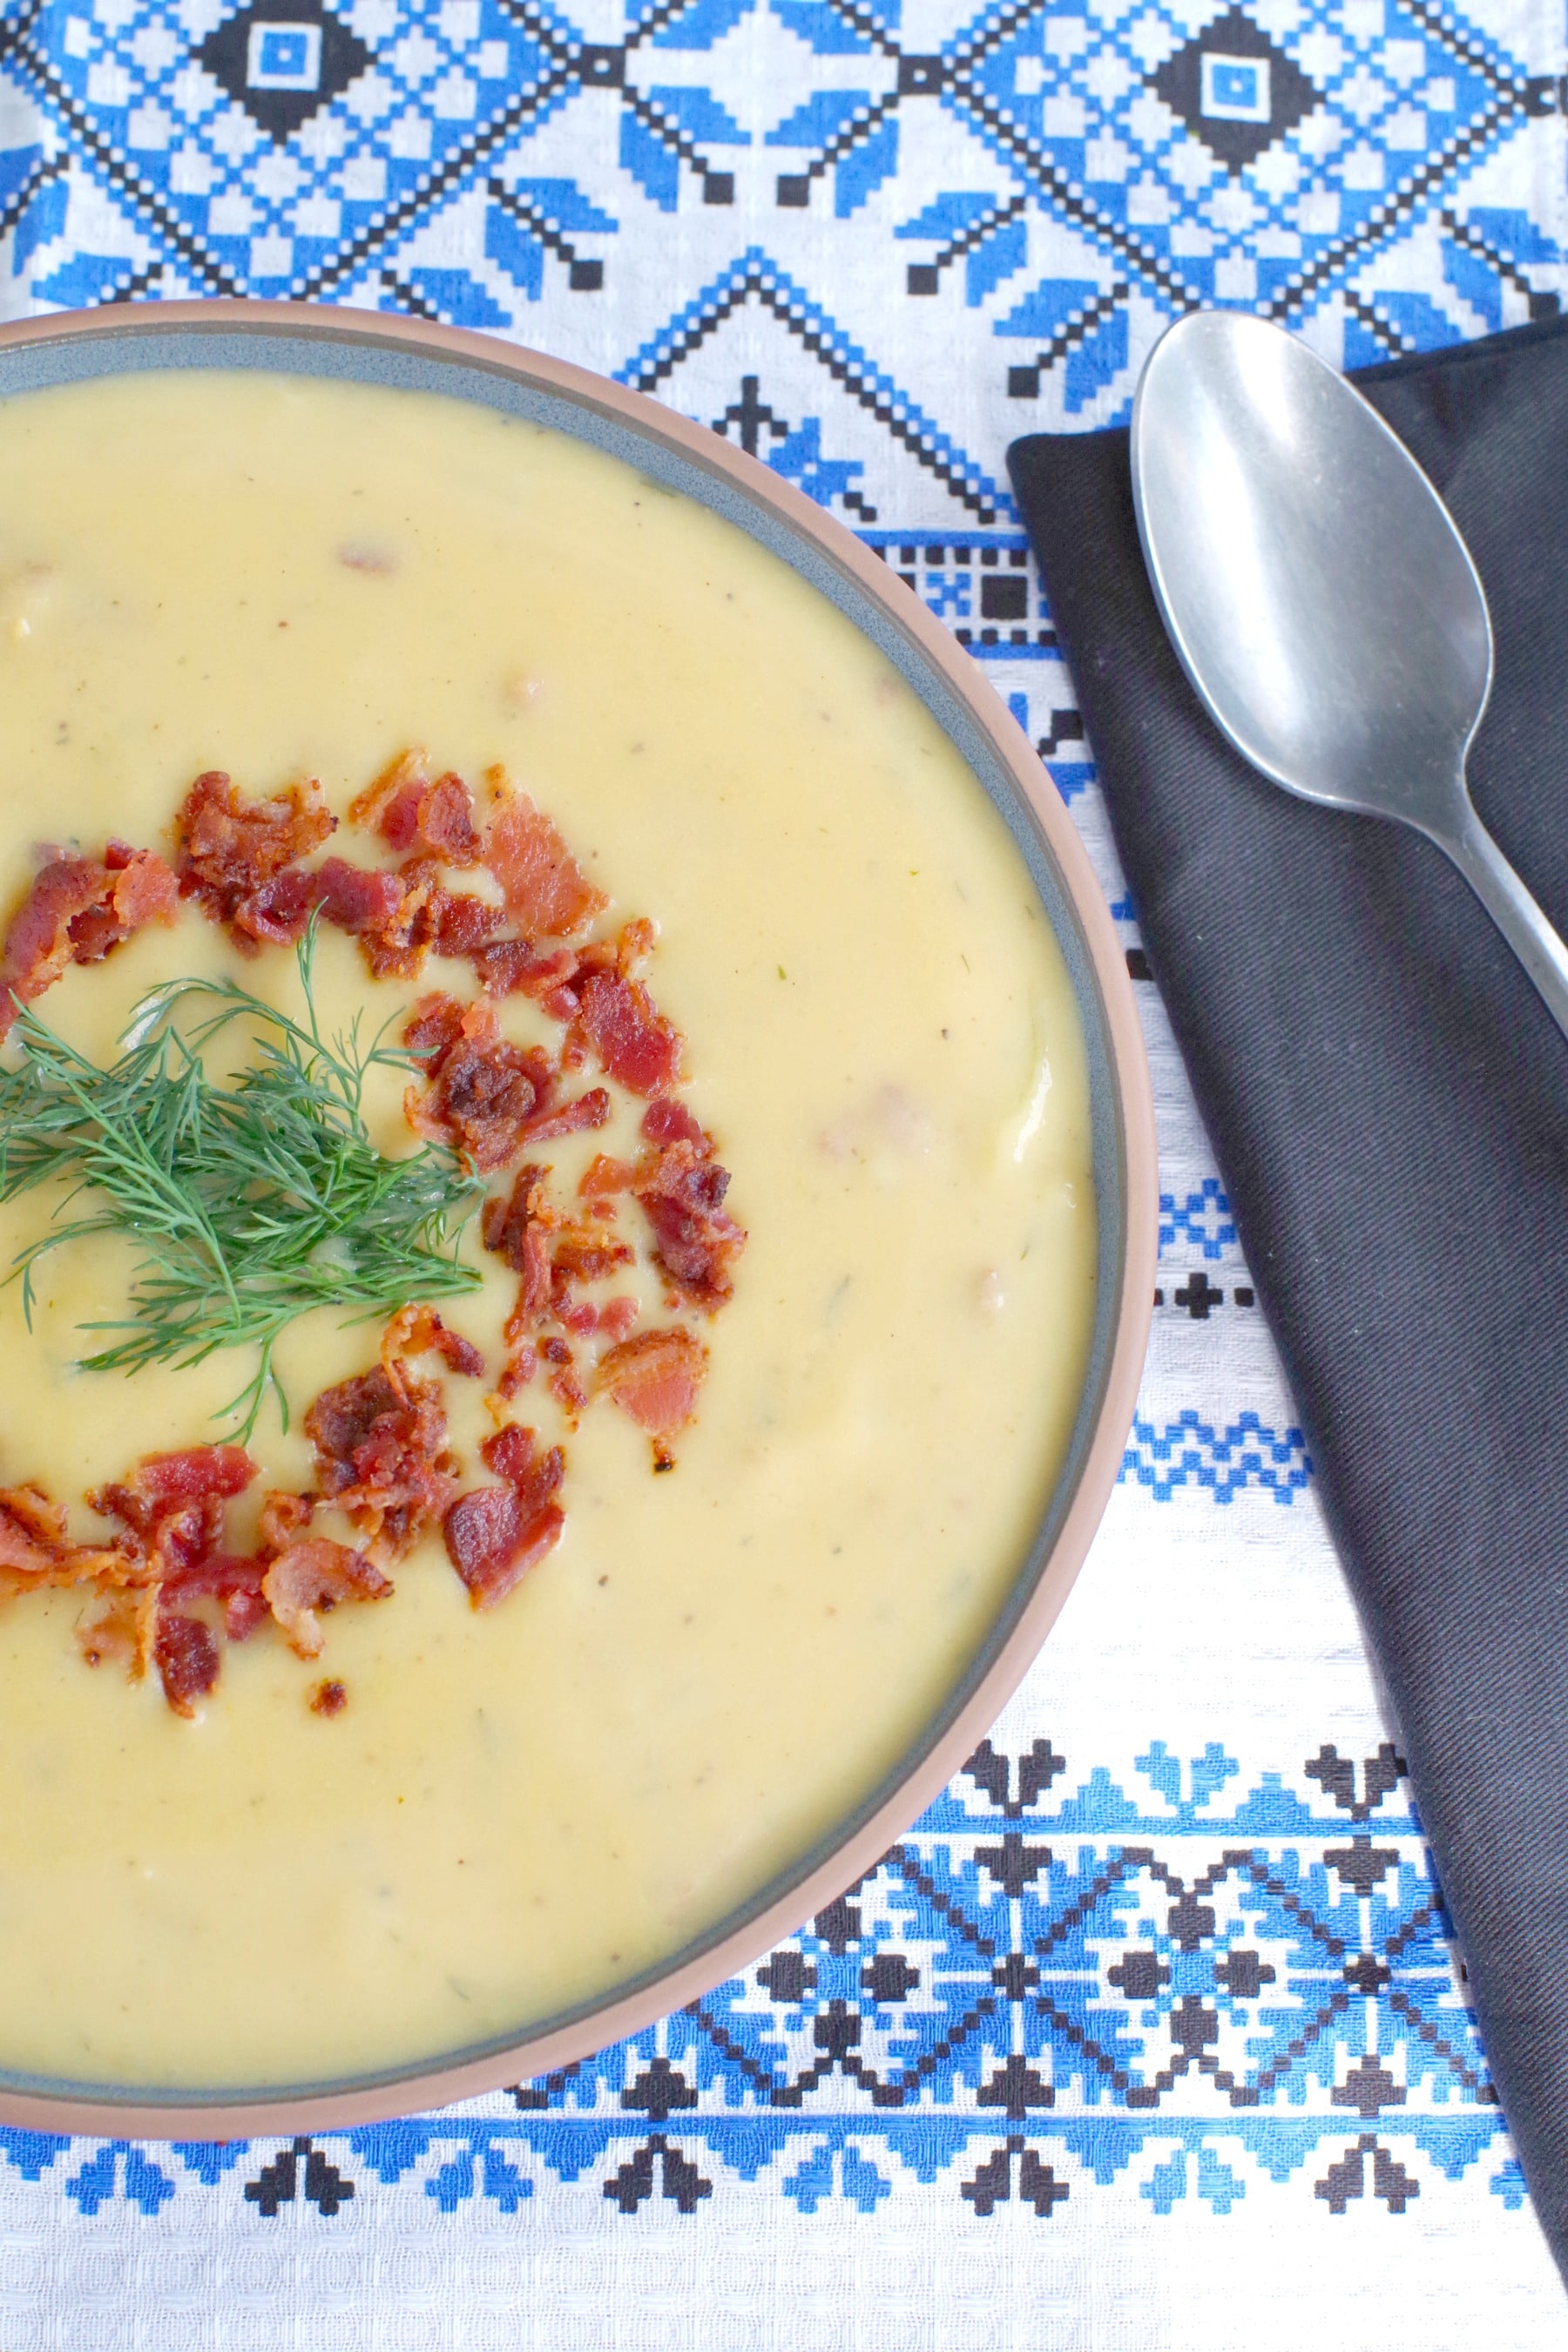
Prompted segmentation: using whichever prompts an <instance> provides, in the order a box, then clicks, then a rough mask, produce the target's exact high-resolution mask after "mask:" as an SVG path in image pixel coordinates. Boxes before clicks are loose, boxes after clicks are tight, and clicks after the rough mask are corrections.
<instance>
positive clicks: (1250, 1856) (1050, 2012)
mask: <svg viewBox="0 0 1568 2352" xmlns="http://www.w3.org/2000/svg"><path fill="white" fill-rule="evenodd" d="M1402 1772H1403V1767H1402V1764H1401V1762H1400V1759H1399V1758H1398V1757H1397V1755H1396V1754H1395V1752H1394V1748H1393V1747H1392V1746H1390V1745H1388V1744H1387V1743H1384V1745H1383V1746H1382V1747H1380V1748H1379V1749H1378V1750H1377V1752H1376V1753H1375V1754H1374V1755H1373V1756H1370V1757H1366V1758H1364V1759H1356V1758H1342V1756H1341V1755H1340V1754H1339V1752H1338V1750H1337V1749H1336V1748H1334V1747H1333V1746H1332V1745H1331V1744H1329V1743H1325V1744H1324V1745H1323V1746H1322V1747H1321V1748H1320V1750H1319V1751H1318V1753H1317V1754H1316V1755H1314V1756H1311V1757H1310V1758H1308V1759H1305V1760H1304V1761H1303V1762H1302V1763H1301V1764H1300V1766H1298V1768H1297V1769H1296V1770H1295V1771H1294V1772H1293V1773H1291V1774H1289V1775H1283V1774H1280V1773H1279V1772H1274V1771H1265V1772H1263V1773H1261V1774H1259V1775H1258V1777H1257V1778H1256V1780H1253V1781H1252V1782H1251V1783H1250V1784H1249V1785H1247V1786H1246V1787H1243V1785H1242V1783H1241V1778H1240V1773H1239V1767H1238V1765H1237V1760H1236V1759H1235V1758H1234V1757H1232V1756H1230V1755H1227V1754H1226V1752H1225V1750H1224V1749H1223V1748H1220V1747H1219V1746H1217V1745H1215V1744H1212V1743H1211V1744H1210V1746H1209V1747H1207V1748H1205V1750H1204V1751H1203V1752H1202V1753H1201V1754H1200V1755H1198V1756H1195V1757H1192V1758H1183V1757H1181V1756H1179V1755H1177V1754H1175V1753H1173V1752H1172V1751H1171V1750H1170V1749H1169V1748H1167V1746H1166V1744H1165V1743H1164V1742H1163V1741H1162V1740H1158V1739H1156V1740H1154V1741H1152V1743H1151V1745H1150V1747H1149V1748H1148V1750H1147V1751H1146V1752H1145V1753H1144V1754H1142V1755H1141V1756H1139V1757H1138V1758H1137V1759H1135V1761H1134V1765H1133V1773H1132V1777H1131V1780H1129V1781H1127V1782H1125V1783H1124V1782H1121V1781H1118V1780H1114V1779H1113V1778H1112V1777H1111V1776H1110V1774H1109V1773H1108V1772H1107V1771H1106V1770H1105V1769H1103V1768H1100V1769H1090V1770H1089V1772H1088V1773H1087V1774H1081V1773H1079V1772H1075V1771H1074V1770H1073V1769H1071V1768H1070V1766H1069V1763H1068V1759H1066V1758H1064V1757H1062V1756H1060V1755H1058V1753H1057V1752H1056V1751H1055V1749H1054V1748H1052V1747H1051V1745H1050V1742H1049V1741H1048V1740H1047V1739H1045V1738H1039V1739H1037V1740H1036V1741H1035V1742H1034V1743H1033V1745H1032V1747H1031V1748H1029V1749H1028V1750H1027V1751H1026V1752H1025V1753H1024V1754H1022V1755H1019V1756H1013V1757H1008V1756H1005V1755H1004V1754H1000V1753H998V1751H997V1750H996V1749H995V1748H994V1747H993V1745H992V1744H991V1743H990V1742H989V1741H987V1742H985V1743H984V1745H983V1746H982V1747H981V1748H979V1749H978V1750H977V1751H976V1753H975V1755H974V1756H973V1758H972V1759H971V1760H970V1763H969V1765H968V1766H967V1767H966V1769H965V1770H964V1772H963V1774H962V1775H961V1776H960V1777H959V1779H958V1780H956V1781H954V1782H953V1784H952V1787H951V1788H950V1789H949V1790H948V1791H947V1792H946V1794H945V1795H944V1796H943V1797H942V1798H941V1799H940V1800H939V1801H938V1802H937V1803H936V1804H934V1805H933V1806H932V1807H931V1809H930V1811H928V1812H927V1813H926V1814H925V1815H924V1817H923V1818H922V1819H921V1822H919V1823H918V1824H917V1825H916V1827H915V1828H914V1829H913V1830H912V1831H911V1832H910V1835H909V1836H908V1837H907V1838H906V1839H904V1840H902V1841H901V1842H900V1843H899V1844H898V1845H896V1846H895V1847H893V1848H892V1850H891V1851H890V1852H889V1853H888V1854H887V1855H886V1856H885V1857H884V1858H883V1860H882V1862H881V1863H880V1864H879V1865H878V1867H877V1868H876V1869H875V1870H874V1871H873V1872H872V1873H871V1874H869V1876H868V1877H867V1878H865V1879H863V1880H861V1881H860V1882H858V1884H857V1885H855V1886H852V1887H851V1888H849V1889H848V1890H847V1893H846V1894H845V1895H843V1896H842V1897H841V1898H840V1899H839V1900H837V1901H836V1902H834V1903H832V1904H830V1905H829V1906H827V1908H826V1910H824V1911H821V1912H819V1913H818V1914H817V1915H816V1918H815V1919H814V1920H813V1921H812V1922H811V1924H810V1926H809V1927H807V1928H806V1930H805V1932H804V1933H803V1934H801V1935H799V1936H797V1937H793V1938H791V1939H790V1941H789V1942H788V1943H786V1944H784V1945H782V1946H781V1947H779V1948H777V1949H776V1950H774V1951H773V1952H772V1953H771V1954H770V1955H769V1956H768V1957H767V1958H766V1959H764V1960H763V1962H762V1963H761V1964H760V1965H759V1966H758V1967H756V1968H754V1969H751V1970H749V1971H748V1972H747V1973H746V1975H744V1976H743V1977H737V1978H732V1979H730V1980H729V1981H728V1982H727V1983H725V1984H722V1985H721V1986H719V1987H718V1988H717V1990H715V1991H714V1992H713V1993H712V1994H710V1996H709V1997H708V1998H707V1999H705V2000H700V2001H695V2002H693V2003H692V2004H690V2006H689V2007H688V2008H687V2009H684V2010H682V2011H679V2012H678V2013H677V2014H676V2015H675V2016H673V2017H670V2018H668V2019H667V2020H665V2021H663V2022H662V2023H661V2024H659V2025H658V2026H657V2027H654V2028H652V2029H650V2031H649V2032H647V2033H644V2034H639V2035H638V2036H637V2037H636V2039H635V2040H633V2041H631V2042H622V2043H618V2044H616V2045H615V2046H613V2047H612V2048H610V2049H608V2050H605V2051H602V2052H601V2053H599V2054H598V2056H597V2057H596V2058H595V2059H593V2060H590V2061H588V2062H586V2063H584V2064H582V2065H580V2066H573V2067H569V2068H567V2069H565V2070H563V2072H562V2073H560V2074H552V2075H549V2076H547V2077H545V2078H544V2079H543V2080H542V2082H538V2083H534V2084H520V2085H518V2086H517V2087H516V2088H515V2089H513V2090H512V2091H511V2092H510V2094H506V2095H503V2096H502V2097H501V2098H500V2099H498V2100H495V2101H489V2102H484V2103H479V2104H481V2105H483V2107H484V2109H485V2112H483V2113H480V2114H474V2113H473V2112H471V2111H461V2112H458V2113H457V2114H454V2115H452V2116H421V2117H416V2118H413V2119H410V2120H406V2121H398V2122H393V2123H387V2124H380V2125H374V2126H366V2127H363V2128H360V2129H357V2130H350V2131H344V2132H333V2133H327V2134H319V2135H317V2136H316V2137H315V2138H314V2139H301V2140H296V2141H293V2142H287V2141H286V2142H282V2143H279V2142H276V2141H258V2142H250V2143H247V2142H240V2141H228V2142H226V2143H222V2144H213V2143H207V2142H199V2141H198V2142H174V2143H173V2144H171V2145H168V2146H160V2147H142V2146H136V2145H132V2144H131V2143H127V2142H121V2141H111V2142H101V2143H96V2144H90V2143H89V2144H83V2143H73V2142H71V2141H69V2140H68V2139H65V2138H63V2137H56V2136H50V2135H48V2134H46V2133H40V2132H22V2131H13V2132H8V2133H5V2134H0V2152H3V2153H4V2155H5V2158H7V2160H8V2161H9V2163H10V2165H11V2166H13V2167H14V2168H16V2170H17V2171H19V2172H20V2173H21V2174H22V2175H23V2176H24V2177H25V2178H26V2179H33V2180H36V2179H39V2178H41V2176H42V2175H43V2174H44V2173H45V2172H47V2171H48V2170H50V2169H51V2168H60V2170H61V2171H62V2173H63V2175H64V2187H65V2193H66V2195H67V2197H68V2199H69V2200H70V2201H71V2202H72V2203H73V2204H74V2205H75V2206H76V2207H77V2208H78V2209H79V2210H80V2211H81V2212H82V2213H84V2214H92V2213H96V2212H97V2211H98V2210H99V2209H100V2207H101V2206H103V2205H104V2204H106V2203H108V2202H110V2201H111V2200H121V2201H123V2203H124V2204H125V2205H126V2206H127V2207H129V2208H133V2209H134V2210H137V2211H139V2212H140V2213H142V2215H144V2216H146V2217H147V2218H148V2219H153V2217H155V2216H156V2215H157V2214H159V2213H160V2212H161V2211H162V2210H163V2207H164V2206H165V2205H166V2204H167V2203H168V2202H169V2200H171V2199H173V2198H174V2197H175V2196H177V2195H182V2194H184V2195H187V2196H189V2195H193V2194H199V2193H201V2192H202V2191H204V2190H221V2191H223V2192H224V2193H226V2194H227V2195H230V2196H237V2197H240V2198H243V2199H244V2200H247V2201H248V2202H249V2203H251V2204H252V2205H254V2206H256V2207H257V2208H258V2211H259V2212H260V2213H261V2214H263V2215H264V2216H276V2214H277V2213H278V2212H279V2210H281V2208H282V2207H283V2206H285V2205H288V2204H290V2203H294V2202H296V2201H308V2202H310V2204H312V2205H314V2206H315V2207H316V2209H317V2210H319V2211H320V2212H322V2213H324V2214H325V2215H327V2217H328V2218H331V2216H332V2215H333V2214H334V2213H335V2212H337V2211H338V2210H342V2208H343V2207H344V2206H345V2205H347V2204H348V2203H349V2201H350V2200H352V2199H353V2198H355V2197H357V2196H363V2195H364V2194H366V2193H367V2191H369V2190H372V2189H374V2183H375V2182H377V2181H379V2182H382V2183H390V2182H395V2181H399V2180H401V2179H404V2178H405V2176H409V2175H412V2176H414V2177H415V2178H416V2179H418V2180H419V2181H420V2182H421V2183H422V2185H423V2190H424V2194H425V2195H426V2197H427V2198H428V2199H429V2200H431V2201H432V2202H433V2203H434V2205H435V2206H436V2207H437V2210H439V2211H441V2212H444V2213H451V2212H454V2211H456V2210H458V2208H459V2207H460V2206H462V2205H464V2204H465V2203H467V2202H468V2200H473V2199H484V2200H489V2201H490V2202H491V2203H492V2204H494V2205H495V2206H497V2207H498V2208H499V2209H500V2210H501V2211H502V2212H503V2213H510V2212H514V2211H516V2210H517V2209H518V2207H519V2206H520V2205H521V2203H523V2202H524V2201H525V2200H528V2199H529V2198H530V2197H531V2196H532V2195H533V2193H534V2187H535V2183H536V2181H537V2180H538V2179H540V2178H541V2177H542V2174H543V2172H545V2171H546V2170H548V2171H549V2172H552V2173H553V2174H554V2175H555V2176H556V2177H557V2178H558V2179H563V2180H568V2181H583V2182H584V2183H591V2184H593V2186H594V2187H595V2189H596V2191H597V2193H598V2194H599V2195H601V2196H602V2197H604V2198H605V2199H606V2200H609V2201H610V2202H611V2203H612V2204H613V2205H614V2206H615V2208H616V2210H617V2211H619V2212H620V2213H621V2214H623V2215H626V2216H628V2217H629V2216H631V2215H634V2214H635V2213H637V2210H639V2209H640V2208H641V2207H642V2206H643V2205H645V2204H646V2203H647V2201H648V2200H650V2199H653V2198H663V2199H666V2200H669V2201H670V2202H671V2203H672V2204H673V2205H674V2206H675V2207H676V2208H677V2210H679V2212H681V2213H683V2214H687V2215H695V2214H697V2213H698V2212H699V2211H700V2207H701V2205H702V2203H703V2202H704V2200H707V2199H708V2198H710V2197H711V2195H712V2194H713V2190H714V2183H715V2179H716V2178H717V2177H719V2176H721V2175H727V2176H729V2177H730V2178H731V2179H737V2180H739V2181H742V2182H752V2181H757V2180H766V2181H767V2182H769V2183H771V2184H772V2186H773V2188H774V2189H776V2190H777V2192H778V2193H780V2194H782V2195H783V2196H784V2197H785V2198H788V2199H790V2200H793V2201H794V2202H795V2204H796V2205H797V2206H798V2207H799V2209H800V2210H802V2211H803V2212H805V2213H812V2212H815V2211H816V2210H817V2209H818V2207H819V2206H822V2205H824V2204H825V2203H828V2202H831V2201H833V2200H843V2201H847V2203H848V2204H849V2205H851V2206H853V2207H854V2208H856V2209H858V2210H860V2211H861V2212H865V2213H870V2212H874V2211H875V2210H876V2209H877V2207H878V2206H879V2203H881V2201H882V2200H884V2199H886V2198H887V2196H888V2195H889V2191H890V2189H891V2186H892V2182H893V2179H894V2178H895V2177H896V2176H899V2175H903V2176H907V2177H912V2178H913V2179H915V2180H916V2181H918V2182H920V2183H921V2184H924V2185H926V2186H928V2187H930V2188H931V2189H933V2190H935V2191H937V2192H938V2193H940V2194H941V2195H942V2196H943V2197H956V2198H958V2199H959V2200H962V2201H963V2203H965V2204H967V2205H968V2206H969V2207H970V2209H971V2210H972V2211H973V2213H974V2214H975V2215H976V2216H978V2217H980V2218H982V2219H984V2218H988V2217H989V2216H991V2215H992V2214H993V2213H994V2212H995V2211H996V2210H997V2209H998V2208H999V2207H1001V2206H1003V2205H1005V2204H1006V2203H1008V2202H1009V2201H1016V2202H1017V2203H1019V2204H1020V2205H1026V2206H1028V2207H1030V2208H1031V2209H1032V2210H1033V2211H1034V2213H1035V2214H1036V2215H1037V2217H1038V2219H1040V2220H1041V2221H1049V2220H1050V2219H1051V2218H1052V2216H1053V2214H1054V2213H1055V2212H1056V2210H1057V2209H1058V2206H1061V2205H1063V2204H1065V2203H1066V2202H1067V2201H1068V2200H1070V2199H1071V2198H1073V2197H1075V2196H1077V2197H1082V2196H1084V2195H1086V2194H1089V2193H1091V2191H1092V2189H1094V2188H1095V2187H1097V2186H1101V2187H1103V2186H1106V2185H1109V2184H1110V2183H1112V2182H1115V2181H1116V2180H1118V2179H1120V2178H1122V2177H1126V2178H1128V2179H1130V2180H1131V2181H1132V2182H1133V2183H1135V2184H1136V2189H1137V2193H1138V2194H1139V2195H1140V2196H1141V2197H1142V2198H1143V2199H1145V2200H1148V2202H1149V2203H1150V2205H1151V2206H1152V2209H1153V2210H1154V2211H1155V2212H1156V2213H1164V2212H1168V2211H1169V2210H1170V2209H1171V2208H1172V2206H1173V2204H1175V2203H1176V2202H1177V2201H1178V2200H1181V2199H1182V2198H1184V2197H1188V2196H1191V2197H1194V2198H1197V2199H1199V2200H1203V2201H1204V2202H1205V2203H1206V2204H1207V2205H1209V2206H1210V2207H1212V2208H1213V2210H1215V2211H1216V2212H1218V2213H1221V2214H1223V2213H1226V2212H1227V2211H1228V2210H1230V2208H1231V2206H1232V2205H1234V2204H1235V2203H1237V2201H1239V2200H1241V2199H1243V2198H1245V2197H1246V2196H1247V2195H1248V2194H1249V2193H1251V2194H1254V2195H1256V2194H1258V2193H1259V2192H1260V2190H1261V2189H1262V2188H1263V2186H1264V2184H1266V2183H1269V2182H1272V2183H1278V2184H1286V2183H1295V2184H1297V2185H1298V2187H1299V2188H1300V2189H1303V2190H1305V2191H1306V2192H1307V2193H1308V2194H1310V2196H1312V2197H1314V2198H1318V2199H1321V2200H1325V2201H1326V2203H1327V2205H1328V2207H1329V2210H1330V2211H1331V2212H1336V2213H1337V2212H1343V2210H1345V2208H1346V2205H1347V2203H1348V2202H1349V2201H1350V2200H1354V2199H1357V2198H1362V2197H1371V2198H1373V2199H1374V2200H1381V2202H1382V2203H1383V2205H1384V2207H1385V2208H1386V2210H1387V2211H1388V2212H1389V2213H1391V2214H1399V2213H1401V2212H1403V2211H1404V2210H1405V2209H1406V2207H1407V2206H1408V2205H1410V2204H1411V2203H1413V2202H1414V2200H1416V2199H1417V2198H1419V2197H1420V2196H1421V2195H1422V2194H1423V2193H1428V2194H1429V2193H1430V2192H1431V2190H1432V2189H1433V2187H1434V2186H1435V2185H1436V2183H1437V2182H1438V2181H1440V2180H1444V2179H1447V2180H1457V2179H1460V2178H1461V2177H1463V2176H1464V2175H1466V2174H1467V2173H1468V2172H1470V2171H1471V2170H1472V2169H1473V2168H1476V2167H1478V2166H1479V2167H1481V2168H1483V2169H1484V2171H1485V2177H1486V2179H1487V2182H1488V2185H1489V2188H1490V2189H1492V2190H1494V2191H1495V2192H1496V2193H1497V2194H1498V2195H1499V2196H1500V2197H1503V2198H1505V2199H1514V2200H1517V2198H1518V2196H1519V2194H1520V2183H1519V2176H1518V2168H1517V2166H1516V2165H1515V2164H1514V2163H1513V2161H1512V2159H1511V2158H1510V2155H1509V2153H1508V2149H1507V2145H1506V2141H1505V2139H1504V2137H1503V2127H1502V2123H1501V2118H1500V2116H1499V2114H1498V2111H1497V2107H1496V2102H1495V2098H1494V2095H1493V2094H1492V2092H1491V2091H1490V2088H1489V2085H1488V2084H1487V2082H1486V2078H1485V2071H1484V2061H1483V2060H1482V2057H1481V2053H1480V2051H1479V2046H1478V2043H1477V2041H1476V2032H1475V2021H1474V2019H1473V2018H1472V2016H1471V2015H1470V2013H1469V2011H1468V2009H1467V2008H1466V2007H1465V2005H1464V2002H1463V1999H1462V1997H1461V1995H1460V1993H1459V1992H1458V1989H1457V1988H1456V1985H1455V1981H1454V1973H1453V1968H1452V1964H1451V1961H1450V1958H1449V1954H1448V1950H1447V1943H1446V1940H1445V1939H1446V1937H1447V1932H1448V1931H1447V1922H1446V1920H1445V1918H1444V1916H1443V1912H1442V1906H1441V1898H1440V1896H1439V1895H1438V1892H1437V1889H1436V1885H1434V1883H1433V1880H1432V1875H1431V1869H1430V1864H1429V1863H1428V1861H1427V1859H1426V1853H1425V1848H1424V1845H1423V1843H1422V1839H1421V1834H1420V1828H1419V1824H1418V1823H1417V1822H1415V1818H1414V1816H1413V1815H1412V1813H1411V1811H1410V1809H1409V1804H1408V1800H1407V1797H1406V1795H1405V1789H1404V1784H1403V1780H1402ZM84 2149H85V2152H84Z"/></svg>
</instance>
